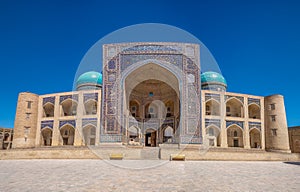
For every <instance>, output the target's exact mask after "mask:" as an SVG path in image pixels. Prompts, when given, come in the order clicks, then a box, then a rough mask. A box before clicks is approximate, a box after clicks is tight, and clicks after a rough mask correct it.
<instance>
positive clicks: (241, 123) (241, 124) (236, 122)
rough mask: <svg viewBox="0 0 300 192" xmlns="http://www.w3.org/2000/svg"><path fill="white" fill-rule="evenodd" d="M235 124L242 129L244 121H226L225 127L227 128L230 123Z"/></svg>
mask: <svg viewBox="0 0 300 192" xmlns="http://www.w3.org/2000/svg"><path fill="white" fill-rule="evenodd" d="M233 124H236V125H238V126H240V127H241V128H242V129H244V122H243V121H226V128H228V127H229V126H230V125H233Z"/></svg>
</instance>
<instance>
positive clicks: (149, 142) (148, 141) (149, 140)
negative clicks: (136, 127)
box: [145, 131, 156, 147]
mask: <svg viewBox="0 0 300 192" xmlns="http://www.w3.org/2000/svg"><path fill="white" fill-rule="evenodd" d="M145 146H147V147H156V131H153V132H150V133H146V134H145Z"/></svg>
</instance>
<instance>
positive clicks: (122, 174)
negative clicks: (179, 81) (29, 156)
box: [0, 160, 300, 192]
mask: <svg viewBox="0 0 300 192" xmlns="http://www.w3.org/2000/svg"><path fill="white" fill-rule="evenodd" d="M0 181H1V184H0V191H1V192H2V191H3V192H8V191H22V192H23V191H30V192H32V191H44V192H46V191H72V192H75V191H163V192H165V191H300V163H295V164H291V163H289V164H288V163H283V162H229V161H225V162H224V161H186V162H169V161H155V160H153V161H101V160H3V161H0Z"/></svg>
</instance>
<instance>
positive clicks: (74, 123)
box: [59, 120, 76, 128]
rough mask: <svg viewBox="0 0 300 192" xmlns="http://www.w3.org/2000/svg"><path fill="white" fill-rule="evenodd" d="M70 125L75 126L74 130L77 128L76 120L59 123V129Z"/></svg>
mask: <svg viewBox="0 0 300 192" xmlns="http://www.w3.org/2000/svg"><path fill="white" fill-rule="evenodd" d="M66 124H69V125H71V126H73V127H74V128H75V127H76V121H75V120H66V121H59V128H61V127H62V126H64V125H66Z"/></svg>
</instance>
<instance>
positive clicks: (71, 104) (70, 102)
mask: <svg viewBox="0 0 300 192" xmlns="http://www.w3.org/2000/svg"><path fill="white" fill-rule="evenodd" d="M60 106H61V116H74V115H77V106H78V103H77V101H76V100H74V99H71V98H68V99H66V100H64V101H62V102H61V103H60Z"/></svg>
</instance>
